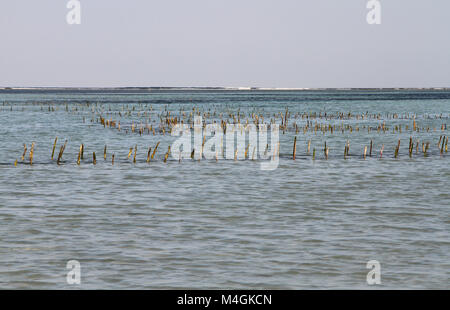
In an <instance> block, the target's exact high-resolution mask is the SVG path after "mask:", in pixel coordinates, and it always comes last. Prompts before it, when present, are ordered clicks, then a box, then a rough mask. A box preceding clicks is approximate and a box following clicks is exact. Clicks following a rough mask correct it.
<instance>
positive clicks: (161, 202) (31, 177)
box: [0, 91, 450, 289]
mask: <svg viewBox="0 0 450 310" xmlns="http://www.w3.org/2000/svg"><path fill="white" fill-rule="evenodd" d="M86 101H89V102H90V107H89V108H87V106H86ZM449 102H450V92H445V91H440V92H425V91H423V92H417V91H410V92H406V91H405V92H362V91H361V92H356V91H353V92H351V91H340V92H333V91H316V92H313V91H311V92H257V91H254V92H194V91H189V92H187V91H186V92H155V93H145V92H131V91H130V92H128V93H125V92H117V93H109V92H73V91H67V92H62V91H60V92H23V91H22V92H9V93H8V92H3V93H0V104H2V105H1V106H0V134H1V137H2V138H0V223H1V225H0V287H1V288H35V289H39V288H61V289H67V288H72V286H69V285H68V284H67V283H66V273H67V270H66V263H67V261H69V260H71V259H76V260H78V261H79V262H80V263H81V272H82V280H81V281H82V283H81V286H79V287H77V288H86V289H87V288H120V289H130V288H152V289H157V288H255V289H257V288H258V289H271V288H273V289H307V288H344V289H347V288H369V286H368V285H367V283H366V275H367V272H368V271H369V270H368V269H366V263H367V262H368V261H369V260H378V261H379V262H380V263H381V269H382V286H381V288H393V289H396V288H438V289H449V288H450V287H449V285H448V283H449V282H448V279H449V276H450V274H449V270H450V263H449V261H450V260H449V258H450V257H449V250H450V241H449V240H450V238H449V229H450V221H449V216H448V214H449V213H448V207H449V201H450V199H449V198H450V197H449V193H448V183H449V181H450V168H449V164H448V156H447V154H446V153H445V152H443V154H440V152H439V149H438V148H437V142H438V140H439V138H440V136H441V135H445V136H448V131H444V132H442V131H441V130H440V126H441V125H442V124H447V125H448V116H449V107H450V104H449ZM66 103H67V104H68V107H69V108H68V110H67V111H66ZM50 106H51V107H58V109H57V110H55V111H49V110H48V107H50ZM75 107H78V110H74V109H75ZM133 107H135V108H134V110H133ZM194 107H196V108H199V109H200V110H201V111H211V113H213V112H214V111H216V113H217V114H219V113H220V112H223V113H224V114H225V113H229V111H234V113H236V112H237V110H238V109H239V110H240V112H241V113H244V114H245V115H246V117H247V116H248V115H249V114H251V113H261V114H264V115H265V117H266V119H267V120H270V118H271V117H273V115H274V114H276V113H279V112H280V111H281V112H284V111H285V109H286V107H287V108H288V109H289V111H290V113H291V116H293V115H295V113H297V112H298V113H300V112H306V113H313V112H317V113H324V112H326V113H328V114H329V115H331V114H333V113H337V112H352V113H354V114H357V113H366V112H367V111H368V112H369V114H377V113H380V114H381V115H386V113H390V114H393V113H398V114H399V115H400V117H399V118H398V119H386V124H387V125H388V126H390V127H393V126H395V125H402V126H403V128H405V126H406V125H409V126H410V127H411V123H412V121H411V119H402V118H401V116H402V115H405V114H410V115H413V114H415V115H417V117H416V121H417V123H418V126H420V127H425V128H426V127H430V128H431V130H430V131H426V130H424V131H420V132H419V133H417V132H413V133H412V132H411V128H410V129H409V130H405V129H404V130H403V131H402V133H400V132H395V133H393V132H392V129H391V130H390V131H388V132H386V133H379V132H377V131H376V130H375V131H373V132H368V131H367V130H360V131H358V132H356V131H355V132H352V133H350V132H345V133H344V134H342V133H340V132H335V133H333V134H331V133H329V132H328V133H325V134H323V133H321V132H318V133H316V134H314V133H311V132H308V133H305V134H304V133H303V132H302V131H300V132H299V133H298V134H297V137H298V142H297V143H298V144H297V148H298V151H297V152H298V153H297V154H298V155H297V160H296V161H293V160H292V141H293V137H294V135H295V132H292V131H290V132H286V133H285V134H284V135H283V134H281V135H280V141H281V143H280V145H281V151H280V155H281V159H280V165H279V167H278V169H277V170H275V171H261V170H260V165H259V163H258V162H256V161H255V162H252V161H251V160H246V161H236V162H235V161H233V160H224V161H219V162H216V161H206V160H203V161H200V162H199V161H191V160H183V161H182V162H181V163H179V162H178V161H177V160H169V161H168V163H164V162H163V161H162V158H163V155H164V152H165V151H166V150H167V147H168V145H169V144H171V143H173V141H174V138H173V137H170V136H169V135H165V136H163V135H160V134H157V135H155V136H154V135H153V134H144V135H142V136H141V135H139V134H136V133H134V134H132V133H130V132H128V133H125V130H122V131H121V132H118V131H117V130H112V129H108V128H106V129H105V128H103V126H101V125H100V124H99V123H97V122H96V121H95V120H94V122H91V117H92V115H93V114H92V109H94V110H95V111H102V113H103V116H104V117H105V116H108V115H111V116H113V117H115V118H117V119H121V120H122V121H121V123H122V126H123V128H127V126H129V125H130V122H131V119H133V120H135V121H136V120H139V119H144V117H143V115H142V114H141V115H140V116H138V113H139V112H140V111H141V110H142V111H144V110H146V111H150V109H152V114H151V115H152V116H151V118H152V120H157V121H159V118H158V115H159V114H160V113H161V111H165V110H166V109H167V110H168V111H172V112H173V113H176V112H177V111H179V110H180V109H183V110H184V111H192V109H193V108H194ZM128 110H129V111H131V116H126V115H124V114H125V113H121V114H122V117H120V116H118V114H117V113H118V112H121V111H128ZM142 111H141V113H142ZM436 116H437V117H436ZM83 117H84V118H85V121H84V122H83ZM147 118H148V116H147ZM293 121H294V120H291V122H293ZM295 121H296V122H297V124H298V125H299V126H300V125H301V126H304V124H305V123H306V120H304V119H301V118H299V119H297V120H295ZM321 122H322V123H324V124H325V123H328V124H330V123H331V124H333V123H336V124H341V123H342V122H344V123H345V124H351V125H352V126H369V125H370V126H377V125H378V124H379V123H380V122H382V120H377V119H364V120H363V119H359V120H356V119H351V120H345V121H341V120H333V119H331V120H324V119H322V120H321ZM434 127H437V128H438V130H437V131H434V130H433V128H434ZM56 136H58V148H57V151H56V153H58V152H59V147H60V146H61V145H62V144H63V143H64V141H65V140H67V141H68V144H67V148H66V150H65V152H64V156H63V164H62V165H60V166H58V165H56V163H55V161H53V162H52V161H51V160H50V155H51V151H52V146H53V141H54V139H55V137H56ZM410 136H412V137H413V138H414V141H416V140H420V141H421V142H420V143H422V141H429V142H430V154H429V156H427V157H425V156H423V154H422V153H421V146H420V150H419V152H418V154H416V150H415V149H414V153H413V156H412V157H411V158H410V157H409V156H408V143H409V138H410ZM310 139H311V141H312V146H311V149H312V148H317V150H319V149H320V150H321V149H322V148H323V144H324V142H325V141H326V142H327V146H328V147H329V148H330V157H329V159H328V160H325V159H324V158H323V157H324V156H323V152H322V151H320V152H319V151H318V152H317V157H316V160H314V161H313V160H312V158H311V154H307V151H306V148H307V141H308V140H310ZM398 139H401V141H402V145H401V151H400V155H399V158H397V159H395V158H394V156H393V154H394V148H395V146H396V145H397V141H398ZM347 140H349V141H350V143H351V155H352V156H350V158H348V159H347V160H344V159H343V156H342V155H343V151H344V145H345V143H346V141H347ZM370 140H373V143H374V154H375V153H376V155H374V156H373V157H371V158H369V157H368V158H366V159H365V160H364V158H363V157H362V156H361V154H362V150H363V148H364V146H365V145H368V142H369V141H370ZM33 141H34V142H35V143H36V150H35V154H34V160H33V163H34V165H33V166H31V167H30V166H29V165H26V164H21V163H20V157H21V155H22V152H23V144H24V143H26V144H27V145H28V148H29V147H30V145H31V142H33ZM158 141H161V146H160V151H159V152H158V154H157V155H156V157H158V158H157V160H154V161H152V162H151V163H150V164H147V163H146V157H147V149H148V147H150V146H151V147H154V146H155V145H156V143H157V142H158ZM81 143H83V144H84V145H85V147H86V154H92V152H96V154H97V165H95V166H94V165H92V163H91V161H89V160H90V158H89V159H86V160H85V162H83V163H82V164H81V165H80V166H77V165H76V159H77V155H78V151H79V146H80V144H81ZM382 144H384V145H385V155H383V158H382V159H380V158H379V154H378V153H379V150H380V148H381V145H382ZM105 145H108V157H107V161H104V160H103V149H104V146H105ZM135 145H138V150H139V152H138V154H137V162H136V164H133V163H132V161H131V160H128V159H127V155H128V151H129V149H130V147H134V146H135ZM375 151H376V152H375ZM112 153H114V154H115V156H116V160H115V164H114V166H112V165H111V162H110V160H111V154H112ZM89 156H90V155H89ZM16 159H19V164H18V165H17V167H14V161H15V160H16Z"/></svg>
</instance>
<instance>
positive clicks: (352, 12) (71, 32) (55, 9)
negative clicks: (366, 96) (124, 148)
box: [0, 0, 450, 88]
mask: <svg viewBox="0 0 450 310" xmlns="http://www.w3.org/2000/svg"><path fill="white" fill-rule="evenodd" d="M67 2H68V0H39V1H31V0H8V1H6V0H3V1H1V2H0V87H131V86H139V87H146V86H173V87H177V86H180V87H182V86H226V87H286V88H291V87H295V88H315V87H344V88H345V87H450V39H449V38H450V34H449V30H450V1H448V0H432V1H429V0H380V2H381V13H382V17H381V18H382V19H381V24H380V25H369V24H368V23H367V21H366V15H367V13H368V12H369V10H368V9H367V8H366V5H367V2H368V0H341V1H337V0H128V1H125V0H80V2H81V24H80V25H69V24H67V22H66V15H67V13H68V12H69V9H67V7H66V5H67Z"/></svg>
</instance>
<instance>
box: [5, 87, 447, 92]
mask: <svg viewBox="0 0 450 310" xmlns="http://www.w3.org/2000/svg"><path fill="white" fill-rule="evenodd" d="M11 90H13V91H14V90H18V91H21V90H38V91H39V90H40V91H52V90H56V91H61V90H62V91H64V90H68V91H74V90H75V91H83V90H85V91H96V90H98V91H115V90H117V91H123V90H137V91H150V92H151V91H161V90H165V91H189V90H192V91H208V90H210V91H211V90H213V91H214V90H215V91H326V90H329V91H352V90H353V91H405V90H409V91H420V90H426V91H448V90H450V87H423V88H420V87H391V88H388V87H386V88H376V87H374V88H358V87H355V88H327V87H324V88H278V87H0V91H11Z"/></svg>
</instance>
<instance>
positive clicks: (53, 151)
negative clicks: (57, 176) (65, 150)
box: [52, 137, 58, 160]
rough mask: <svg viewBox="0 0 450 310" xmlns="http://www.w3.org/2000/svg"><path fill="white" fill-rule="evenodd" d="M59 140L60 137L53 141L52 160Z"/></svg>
mask: <svg viewBox="0 0 450 310" xmlns="http://www.w3.org/2000/svg"><path fill="white" fill-rule="evenodd" d="M57 141H58V137H56V138H55V142H54V143H53V150H52V160H53V156H54V155H55V148H56V142H57Z"/></svg>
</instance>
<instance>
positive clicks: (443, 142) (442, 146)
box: [14, 136, 448, 166]
mask: <svg viewBox="0 0 450 310" xmlns="http://www.w3.org/2000/svg"><path fill="white" fill-rule="evenodd" d="M57 142H58V137H56V138H55V142H54V143H53V148H52V154H51V160H52V161H53V160H54V156H55V151H56V144H57ZM204 143H205V141H203V144H202V149H203V146H204ZM400 144H401V140H398V143H397V146H396V147H395V150H394V158H398V155H399V151H400ZM159 145H160V142H158V143H157V144H156V146H155V148H154V149H153V152H152V148H151V147H150V148H149V149H148V152H147V160H146V161H147V163H149V162H150V161H152V160H153V159H154V157H155V154H156V152H157V150H158V147H159ZM66 146H67V140H66V141H65V142H64V144H63V145H62V146H61V147H60V150H59V154H58V157H57V159H56V163H57V164H58V165H60V164H61V161H62V156H63V154H64V151H65V149H66ZM437 146H438V148H439V150H440V153H441V154H443V153H444V152H445V153H447V152H448V137H446V136H440V138H439V142H438V143H437ZM23 147H24V150H23V154H22V156H21V161H22V162H24V161H25V157H26V154H27V150H28V149H27V146H26V144H24V145H23ZM414 147H415V149H416V154H418V153H419V141H417V142H416V143H414V142H413V139H412V137H410V139H409V147H408V152H409V157H412V155H413V151H414ZM429 147H430V142H426V143H425V142H422V153H423V154H424V156H427V153H428V149H429ZM34 149H35V143H34V142H33V143H32V144H31V148H30V151H29V164H30V165H33V155H34ZM133 150H134V156H133V162H134V163H136V156H137V145H136V146H135V147H134V149H133V148H132V147H131V148H130V150H129V152H128V157H127V158H128V159H130V158H131V155H133ZM267 150H268V145H267V146H266V152H267ZM170 151H171V147H170V145H169V147H168V150H167V152H166V153H165V155H164V162H167V160H168V158H169V155H170ZM248 151H249V146H247V148H246V150H245V158H247V157H248ZM329 151H330V149H329V147H328V146H327V143H326V141H325V144H324V148H323V153H324V157H325V159H328V156H329ZM383 151H384V144H383V145H382V146H381V149H380V158H382V157H383ZM222 152H223V150H222ZM254 152H255V150H253V157H252V160H253V159H254ZM279 152H280V147H279V143H278V149H277V150H276V153H277V154H278V156H279ZM202 153H203V150H202ZM310 153H311V140H308V143H307V149H306V154H307V155H310ZM372 153H373V141H372V140H370V144H369V146H364V150H363V154H362V156H363V158H364V159H366V157H367V156H369V157H372ZM194 154H195V149H193V150H192V152H191V158H192V159H194ZM349 154H350V142H349V141H348V140H347V143H346V144H345V147H344V159H347V157H348V156H349ZM296 156H297V136H295V137H294V145H293V152H292V159H293V160H295V159H296ZM103 158H104V160H105V161H106V158H107V146H106V145H105V147H104V150H103ZM315 158H316V149H315V148H313V152H312V159H313V160H315ZM83 159H84V144H81V145H80V149H79V152H78V158H77V165H80V164H81V161H82V160H83ZM234 159H235V160H237V150H236V151H235V154H234ZM114 160H115V154H114V153H113V154H112V157H111V162H112V165H114ZM179 160H180V161H181V157H180V159H179ZM217 160H218V159H217V154H216V161H217ZM17 163H18V160H16V161H15V162H14V166H17ZM92 163H93V164H94V165H96V164H97V157H96V154H95V152H93V153H92Z"/></svg>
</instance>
